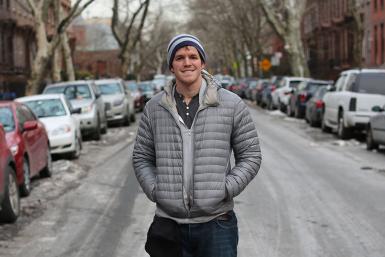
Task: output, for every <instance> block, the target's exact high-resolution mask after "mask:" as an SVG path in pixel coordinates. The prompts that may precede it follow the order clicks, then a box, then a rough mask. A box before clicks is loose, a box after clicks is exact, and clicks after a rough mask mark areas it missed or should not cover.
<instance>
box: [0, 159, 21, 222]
mask: <svg viewBox="0 0 385 257" xmlns="http://www.w3.org/2000/svg"><path fill="white" fill-rule="evenodd" d="M4 177H5V181H6V182H5V185H4V187H5V190H4V198H3V202H2V203H1V210H0V221H1V222H7V223H12V222H15V221H16V220H17V217H18V216H19V214H20V195H19V190H18V188H17V181H16V174H15V171H14V170H13V169H12V167H9V166H8V167H6V168H5V174H4Z"/></svg>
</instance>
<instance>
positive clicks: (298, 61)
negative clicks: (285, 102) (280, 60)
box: [285, 28, 310, 77]
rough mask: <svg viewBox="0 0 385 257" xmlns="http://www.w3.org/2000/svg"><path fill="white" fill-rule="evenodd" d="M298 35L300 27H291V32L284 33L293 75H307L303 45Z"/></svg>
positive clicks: (308, 72)
mask: <svg viewBox="0 0 385 257" xmlns="http://www.w3.org/2000/svg"><path fill="white" fill-rule="evenodd" d="M298 39H301V35H300V29H296V28H293V30H292V32H291V33H289V32H288V33H286V35H285V42H286V44H287V49H286V51H287V53H288V54H289V60H290V65H291V67H290V68H291V71H292V74H293V76H298V77H309V76H310V71H309V67H308V65H307V61H306V57H305V53H304V47H303V44H302V40H298Z"/></svg>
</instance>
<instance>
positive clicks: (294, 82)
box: [289, 80, 302, 88]
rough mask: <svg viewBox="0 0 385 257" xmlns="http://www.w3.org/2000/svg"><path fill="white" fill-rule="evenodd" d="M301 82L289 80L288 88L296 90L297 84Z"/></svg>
mask: <svg viewBox="0 0 385 257" xmlns="http://www.w3.org/2000/svg"><path fill="white" fill-rule="evenodd" d="M301 82H302V81H301V80H291V81H290V82H289V87H291V88H296V87H297V86H298V84H299V83H301Z"/></svg>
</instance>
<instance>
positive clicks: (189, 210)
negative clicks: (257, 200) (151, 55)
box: [133, 34, 261, 257]
mask: <svg viewBox="0 0 385 257" xmlns="http://www.w3.org/2000/svg"><path fill="white" fill-rule="evenodd" d="M167 54H168V55H167V60H168V64H169V69H170V70H171V72H172V73H173V74H174V75H175V81H173V82H172V83H170V84H169V85H168V86H167V87H166V88H165V89H164V91H163V92H160V93H158V94H157V95H155V96H154V97H153V98H152V99H151V100H150V101H149V102H148V103H147V104H146V106H145V109H144V111H143V114H142V118H141V121H140V124H139V129H138V134H137V138H136V143H135V147H134V154H133V163H134V169H135V174H136V176H137V179H138V181H139V183H140V185H141V187H142V189H143V191H144V192H145V194H146V195H147V197H148V198H149V199H150V200H151V201H153V202H155V203H156V207H157V209H156V213H155V218H154V222H153V225H152V226H151V227H150V230H149V234H148V241H147V243H148V244H146V250H147V251H148V252H150V254H151V256H183V257H193V256H194V257H198V256H199V257H234V256H236V255H237V244H238V227H237V219H236V216H235V213H234V211H233V207H234V201H233V198H234V197H235V196H237V195H239V194H240V193H241V192H242V191H243V190H244V189H245V187H246V186H247V184H248V183H249V182H250V181H251V180H252V179H253V178H254V177H255V175H256V174H257V172H258V170H259V167H260V164H261V152H260V147H259V140H258V136H257V131H256V129H255V126H254V123H253V120H252V118H251V116H250V113H249V111H248V109H247V106H246V105H245V103H244V102H243V101H242V100H241V99H240V98H239V97H238V96H236V95H235V94H233V93H231V92H229V91H227V90H225V89H222V88H221V87H220V86H219V85H218V83H217V82H216V81H215V80H214V78H213V77H212V76H211V75H210V74H209V73H207V72H206V71H205V70H204V67H205V63H206V53H205V51H204V48H203V46H202V44H201V43H200V41H199V40H198V38H196V37H194V36H192V35H187V34H181V35H178V36H176V37H174V38H173V39H171V41H170V43H169V45H168V49H167ZM232 150H233V152H234V157H235V163H236V164H235V166H234V167H233V168H231V164H230V156H231V152H232ZM167 221H172V222H173V223H174V224H176V225H175V227H176V228H175V227H174V228H173V229H170V227H169V226H168V225H166V224H165V223H162V222H167ZM170 226H172V225H170ZM162 231H164V233H163V232H162ZM169 231H173V232H169ZM159 233H160V234H162V233H163V234H164V235H159ZM174 233H176V234H178V236H176V237H177V238H178V237H180V239H181V242H178V239H176V240H177V242H176V244H179V243H180V244H181V248H182V249H181V250H182V251H183V254H182V255H180V254H179V253H176V254H175V255H172V254H170V252H167V250H164V249H161V248H162V246H163V247H164V248H166V246H165V245H166V244H165V243H160V242H159V241H157V240H156V239H154V238H159V237H164V238H166V239H165V240H164V241H161V242H170V234H174ZM154 234H156V235H154ZM172 237H173V238H174V236H172ZM171 240H174V239H171ZM148 248H149V249H148ZM177 248H178V247H177ZM155 249H156V250H155ZM151 251H152V253H151ZM162 251H165V253H163V255H162V254H159V252H162ZM178 251H179V250H178V249H177V250H176V252H178ZM158 254H159V255H158Z"/></svg>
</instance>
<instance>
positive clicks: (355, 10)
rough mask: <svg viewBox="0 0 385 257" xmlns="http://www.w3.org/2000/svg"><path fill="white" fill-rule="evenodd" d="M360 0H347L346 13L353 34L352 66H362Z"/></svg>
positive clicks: (362, 36)
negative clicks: (349, 18)
mask: <svg viewBox="0 0 385 257" xmlns="http://www.w3.org/2000/svg"><path fill="white" fill-rule="evenodd" d="M364 2H365V1H362V0H348V13H349V15H350V16H351V17H352V18H353V19H352V24H351V26H352V30H351V31H352V34H353V66H355V67H361V66H362V46H363V40H364V33H365V30H364V29H365V28H364V22H363V19H362V18H361V10H362V9H361V4H364Z"/></svg>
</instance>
